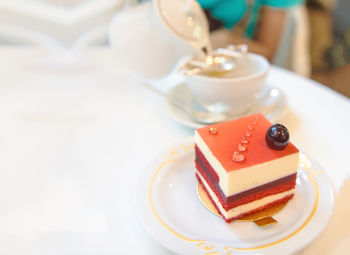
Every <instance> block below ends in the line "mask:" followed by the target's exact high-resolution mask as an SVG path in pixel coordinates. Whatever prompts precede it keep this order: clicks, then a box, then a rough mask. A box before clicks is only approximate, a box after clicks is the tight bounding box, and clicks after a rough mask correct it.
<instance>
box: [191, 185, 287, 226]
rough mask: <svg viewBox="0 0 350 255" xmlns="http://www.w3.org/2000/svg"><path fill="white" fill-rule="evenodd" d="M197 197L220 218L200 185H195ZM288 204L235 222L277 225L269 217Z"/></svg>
mask: <svg viewBox="0 0 350 255" xmlns="http://www.w3.org/2000/svg"><path fill="white" fill-rule="evenodd" d="M197 195H198V198H199V200H200V201H201V203H202V204H203V205H204V206H205V207H206V208H207V209H208V210H209V211H210V212H212V213H214V214H216V215H218V216H220V217H221V215H220V214H219V213H218V211H217V210H216V208H215V206H214V205H213V203H212V202H211V200H210V198H209V197H208V195H207V192H206V191H205V190H204V188H203V186H202V184H200V183H198V184H197ZM287 203H288V201H287V202H284V203H279V204H277V205H274V206H271V207H269V208H266V209H264V210H262V211H260V212H257V213H252V214H249V215H247V216H244V217H242V218H239V219H237V220H236V221H253V222H254V223H255V224H256V225H258V226H259V227H265V226H268V225H271V224H274V223H277V221H276V220H275V219H274V218H272V217H271V216H273V215H275V214H276V213H278V212H279V211H281V210H282V209H283V207H284V206H285V205H286V204H287Z"/></svg>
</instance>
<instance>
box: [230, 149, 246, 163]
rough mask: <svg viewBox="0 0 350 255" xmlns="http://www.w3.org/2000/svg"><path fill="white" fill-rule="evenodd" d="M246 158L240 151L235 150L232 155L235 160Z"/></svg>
mask: <svg viewBox="0 0 350 255" xmlns="http://www.w3.org/2000/svg"><path fill="white" fill-rule="evenodd" d="M244 159H245V157H244V155H243V154H241V153H240V152H238V151H235V152H234V153H233V155H232V160H233V161H235V162H242V161H243V160H244Z"/></svg>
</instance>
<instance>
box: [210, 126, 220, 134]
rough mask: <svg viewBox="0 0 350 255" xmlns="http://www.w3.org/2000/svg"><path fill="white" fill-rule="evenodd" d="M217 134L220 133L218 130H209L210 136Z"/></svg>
mask: <svg viewBox="0 0 350 255" xmlns="http://www.w3.org/2000/svg"><path fill="white" fill-rule="evenodd" d="M217 133H218V131H217V130H216V128H213V127H211V128H210V129H209V134H211V135H216V134H217Z"/></svg>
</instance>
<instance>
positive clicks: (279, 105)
mask: <svg viewBox="0 0 350 255" xmlns="http://www.w3.org/2000/svg"><path fill="white" fill-rule="evenodd" d="M168 95H169V96H171V97H175V98H179V99H181V101H184V102H185V103H186V104H187V105H189V106H191V107H193V108H194V109H200V108H201V106H199V105H198V103H196V102H195V100H194V99H193V96H192V95H191V92H190V90H189V89H188V87H187V86H186V84H185V83H180V84H179V85H177V86H175V87H173V88H172V89H170V90H169V92H168ZM166 107H167V109H168V111H169V113H170V115H171V117H172V118H173V119H175V120H176V121H178V122H180V123H182V124H184V125H186V126H188V127H192V128H200V127H203V126H204V125H203V124H201V123H198V122H196V121H194V120H192V119H191V118H190V117H189V116H188V115H187V113H186V112H185V111H184V110H182V109H180V108H179V107H177V106H176V105H175V104H173V103H172V102H171V101H169V100H166ZM286 107H287V102H286V98H285V96H284V94H283V93H282V91H280V90H279V89H277V88H273V87H270V86H266V88H265V89H264V90H263V91H262V92H261V94H260V95H259V96H258V97H257V99H256V102H255V104H254V106H253V107H251V108H250V109H248V110H247V111H246V112H244V113H243V114H241V115H237V116H236V118H239V117H242V116H246V115H251V114H254V113H259V112H260V113H262V114H264V115H265V116H266V118H267V119H269V120H270V121H271V122H276V121H277V120H278V119H279V118H281V117H282V116H283V115H284V113H285V111H286Z"/></svg>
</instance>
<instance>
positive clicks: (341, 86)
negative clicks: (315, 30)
mask: <svg viewBox="0 0 350 255" xmlns="http://www.w3.org/2000/svg"><path fill="white" fill-rule="evenodd" d="M311 2H312V3H313V4H314V5H313V6H311V7H314V8H318V9H325V6H324V5H323V4H322V2H319V1H316V0H313V1H311ZM349 12H350V1H348V0H337V1H336V2H335V5H334V6H333V7H332V9H331V10H330V14H331V15H330V23H331V24H330V26H329V29H328V30H331V31H327V30H326V27H324V28H323V31H321V33H323V34H327V33H329V34H330V35H331V38H332V40H331V41H330V45H328V47H327V49H326V50H325V52H324V53H323V54H322V56H323V61H324V65H325V66H324V67H323V68H319V70H317V69H316V68H317V67H316V68H315V69H316V70H315V72H314V73H313V76H312V77H313V79H315V80H317V81H319V82H321V83H323V84H325V85H327V86H329V87H331V88H332V89H334V90H336V91H338V92H340V93H342V94H344V95H345V96H348V97H350V16H349ZM315 43H316V42H315Z"/></svg>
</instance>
